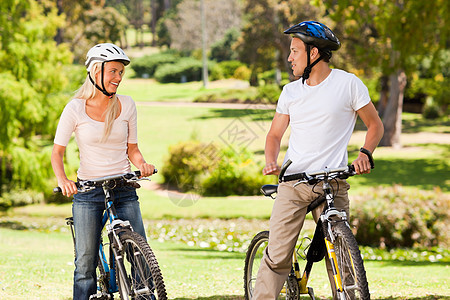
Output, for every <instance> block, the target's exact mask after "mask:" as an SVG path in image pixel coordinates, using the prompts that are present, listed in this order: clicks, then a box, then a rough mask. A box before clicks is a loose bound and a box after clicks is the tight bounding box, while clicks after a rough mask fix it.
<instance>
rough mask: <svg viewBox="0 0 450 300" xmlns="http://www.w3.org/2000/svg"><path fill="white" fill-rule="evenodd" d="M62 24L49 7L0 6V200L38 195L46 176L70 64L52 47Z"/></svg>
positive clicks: (27, 3) (14, 2)
mask: <svg viewBox="0 0 450 300" xmlns="http://www.w3.org/2000/svg"><path fill="white" fill-rule="evenodd" d="M63 23H64V19H63V18H62V17H60V16H58V12H57V9H56V7H55V6H54V5H51V3H49V2H45V3H44V2H43V1H35V0H4V1H0V80H1V82H2V84H1V85H0V119H1V120H2V126H0V166H1V167H0V187H1V189H0V196H2V192H3V191H5V190H7V191H11V190H14V189H17V188H23V189H25V188H29V189H30V188H31V189H35V190H38V191H42V189H43V188H44V182H45V180H46V179H47V178H48V177H49V174H50V172H51V167H50V156H49V153H48V152H47V151H45V149H47V150H48V148H45V147H44V146H45V145H46V144H47V145H48V144H51V143H50V142H49V141H50V140H51V136H52V135H53V134H54V132H55V129H56V124H57V119H58V117H59V114H60V113H61V111H62V108H63V107H64V103H65V101H66V96H65V95H64V94H62V92H61V91H62V90H63V88H64V86H66V85H67V83H68V80H67V77H66V76H65V74H64V68H65V67H66V66H67V65H68V64H70V63H71V62H72V56H71V54H70V52H69V50H68V47H67V46H66V45H64V44H60V45H56V42H55V41H54V37H55V35H56V32H57V28H58V27H59V26H62V24H63ZM0 202H1V197H0ZM0 206H1V205H0Z"/></svg>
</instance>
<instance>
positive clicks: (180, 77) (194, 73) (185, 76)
mask: <svg viewBox="0 0 450 300" xmlns="http://www.w3.org/2000/svg"><path fill="white" fill-rule="evenodd" d="M202 66H203V65H202V62H201V61H200V60H197V59H195V58H193V57H182V58H180V59H179V60H178V61H177V62H176V63H174V64H163V65H160V66H159V67H158V68H157V69H156V71H155V79H156V80H158V81H159V82H162V83H168V82H187V81H198V80H201V78H202Z"/></svg>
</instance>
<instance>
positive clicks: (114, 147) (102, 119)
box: [51, 43, 155, 300]
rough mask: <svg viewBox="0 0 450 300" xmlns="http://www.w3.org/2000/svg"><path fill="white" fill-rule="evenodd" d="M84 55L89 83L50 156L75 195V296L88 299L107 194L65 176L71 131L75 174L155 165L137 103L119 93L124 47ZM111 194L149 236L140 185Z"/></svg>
mask: <svg viewBox="0 0 450 300" xmlns="http://www.w3.org/2000/svg"><path fill="white" fill-rule="evenodd" d="M86 58H87V59H86V68H87V71H88V75H87V77H86V81H85V82H84V84H83V85H82V86H81V88H80V89H79V90H78V91H77V92H76V94H75V97H74V98H73V99H72V100H71V101H70V102H69V103H68V104H67V106H66V107H65V108H64V111H63V113H62V114H61V118H60V121H59V124H58V128H57V131H56V136H55V140H54V147H53V152H52V158H51V161H52V166H53V171H54V172H55V175H56V178H57V179H58V186H59V187H60V188H61V190H62V193H63V194H64V195H65V196H71V195H74V199H73V205H72V213H73V219H74V227H75V236H76V243H75V244H76V247H75V272H74V286H73V298H74V299H77V300H78V299H88V298H89V296H90V295H92V294H96V292H97V289H96V273H95V268H96V265H97V253H98V248H99V238H100V234H101V230H102V226H101V219H102V214H103V211H104V209H105V205H104V199H105V196H104V193H103V189H102V188H101V187H97V188H95V189H94V190H92V191H89V192H86V193H82V194H81V193H80V194H77V188H76V186H75V182H73V181H72V180H69V179H68V178H67V176H66V174H65V171H64V162H63V157H64V152H65V150H66V146H67V144H68V142H69V139H70V137H71V135H72V133H73V132H75V137H76V141H77V144H78V148H79V151H80V167H79V169H78V173H77V174H78V178H79V179H81V180H88V179H93V178H98V177H104V176H108V175H115V174H122V173H127V172H130V171H131V166H130V162H131V163H133V165H134V166H136V167H137V168H138V169H139V170H140V171H141V175H142V176H150V175H151V174H153V171H154V168H155V167H154V166H153V165H151V164H148V163H147V162H146V161H145V159H144V157H143V156H142V154H141V152H140V151H139V148H138V145H137V127H136V125H137V124H136V106H135V103H134V101H133V100H132V99H131V97H129V96H122V95H120V96H118V95H116V91H117V88H118V87H119V84H120V82H121V81H122V76H123V73H124V69H125V66H126V65H128V64H129V63H130V59H129V58H128V57H127V56H126V54H125V53H124V52H123V50H122V49H120V48H119V47H117V46H116V45H113V44H109V43H105V44H98V45H96V46H94V47H93V48H91V49H90V50H89V52H88V53H87V57H86ZM112 195H113V197H114V201H115V206H116V210H117V214H118V216H119V218H120V219H122V220H129V221H130V223H131V225H132V227H133V229H134V231H136V232H137V233H139V234H140V235H142V236H143V237H144V238H145V230H144V226H143V223H142V217H141V213H140V208H139V202H138V196H137V194H136V189H135V188H134V187H131V186H124V187H117V188H114V189H113V190H112Z"/></svg>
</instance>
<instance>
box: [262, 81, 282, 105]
mask: <svg viewBox="0 0 450 300" xmlns="http://www.w3.org/2000/svg"><path fill="white" fill-rule="evenodd" d="M280 93H281V89H280V87H279V86H278V85H276V84H266V85H261V86H259V87H258V94H257V96H256V98H257V99H258V102H260V103H277V101H278V98H279V97H280Z"/></svg>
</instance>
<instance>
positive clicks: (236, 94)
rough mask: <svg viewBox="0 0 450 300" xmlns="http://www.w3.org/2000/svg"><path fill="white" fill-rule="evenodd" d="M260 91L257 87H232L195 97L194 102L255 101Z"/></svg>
mask: <svg viewBox="0 0 450 300" xmlns="http://www.w3.org/2000/svg"><path fill="white" fill-rule="evenodd" d="M257 93H258V90H257V88H255V87H249V88H246V89H230V90H224V91H211V92H208V93H205V94H202V95H200V96H197V97H196V98H195V99H194V102H217V103H220V102H222V103H255V102H258V99H257V98H256V96H257Z"/></svg>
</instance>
